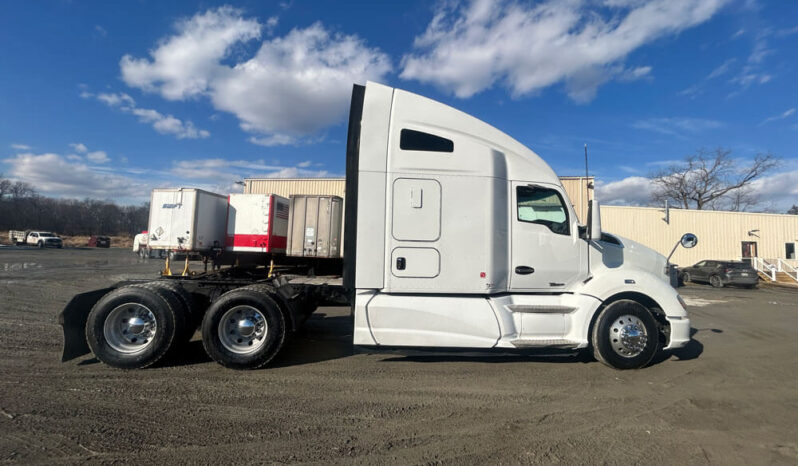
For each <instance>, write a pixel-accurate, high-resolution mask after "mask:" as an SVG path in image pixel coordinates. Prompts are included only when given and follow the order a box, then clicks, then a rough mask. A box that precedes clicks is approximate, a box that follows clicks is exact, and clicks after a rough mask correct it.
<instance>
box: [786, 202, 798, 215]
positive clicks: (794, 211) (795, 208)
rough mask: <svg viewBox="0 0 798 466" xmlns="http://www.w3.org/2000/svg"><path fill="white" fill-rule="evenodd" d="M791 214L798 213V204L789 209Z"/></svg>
mask: <svg viewBox="0 0 798 466" xmlns="http://www.w3.org/2000/svg"><path fill="white" fill-rule="evenodd" d="M787 213H788V214H790V215H798V205H795V204H793V205H792V207H790V210H788V211H787Z"/></svg>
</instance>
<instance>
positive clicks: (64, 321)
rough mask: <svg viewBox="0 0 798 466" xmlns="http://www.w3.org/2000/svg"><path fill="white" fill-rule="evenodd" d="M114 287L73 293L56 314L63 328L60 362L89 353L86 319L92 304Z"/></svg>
mask: <svg viewBox="0 0 798 466" xmlns="http://www.w3.org/2000/svg"><path fill="white" fill-rule="evenodd" d="M113 289H114V288H113V287H112V288H102V289H99V290H94V291H88V292H86V293H81V294H78V295H75V296H74V297H73V298H72V299H71V300H70V301H69V303H67V305H66V307H64V310H63V311H61V313H60V314H58V323H59V324H61V327H63V329H64V352H63V355H62V356H61V362H66V361H69V360H71V359H75V358H77V357H80V356H83V355H84V354H89V353H90V352H91V351H90V350H89V345H88V344H87V343H86V320H87V319H88V317H89V312H91V308H92V307H94V304H96V303H97V301H99V300H100V298H102V297H103V296H105V294H106V293H108V292H109V291H111V290H113Z"/></svg>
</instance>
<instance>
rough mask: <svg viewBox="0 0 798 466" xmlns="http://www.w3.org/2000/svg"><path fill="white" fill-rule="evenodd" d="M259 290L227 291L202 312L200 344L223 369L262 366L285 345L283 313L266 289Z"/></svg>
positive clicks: (254, 288) (251, 288) (240, 289)
mask: <svg viewBox="0 0 798 466" xmlns="http://www.w3.org/2000/svg"><path fill="white" fill-rule="evenodd" d="M260 288H262V287H257V286H253V287H245V288H239V289H237V290H233V291H228V292H227V293H225V294H223V295H222V296H221V297H220V298H219V299H217V300H216V301H215V302H214V303H213V304H212V305H211V307H210V308H209V309H208V311H207V312H206V313H205V317H204V318H203V320H202V345H203V346H204V347H205V351H206V352H207V353H208V355H209V356H210V357H211V358H213V360H214V361H216V362H218V363H219V364H221V365H223V366H225V367H230V368H233V369H257V368H259V367H263V366H265V365H266V364H268V363H269V361H271V360H272V358H274V356H275V355H276V354H277V353H278V352H279V351H280V349H281V348H282V346H283V343H284V342H285V336H286V323H285V318H284V317H283V313H282V312H281V311H280V308H279V306H278V304H277V302H276V301H275V300H274V299H272V298H271V297H270V296H269V294H268V292H267V291H266V289H260Z"/></svg>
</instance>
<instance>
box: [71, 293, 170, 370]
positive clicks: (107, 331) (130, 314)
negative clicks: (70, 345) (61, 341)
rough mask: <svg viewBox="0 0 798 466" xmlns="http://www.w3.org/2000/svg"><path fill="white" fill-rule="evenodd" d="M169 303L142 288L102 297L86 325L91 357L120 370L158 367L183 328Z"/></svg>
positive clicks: (158, 295) (160, 296) (157, 294)
mask: <svg viewBox="0 0 798 466" xmlns="http://www.w3.org/2000/svg"><path fill="white" fill-rule="evenodd" d="M170 301H171V300H167V299H166V298H164V297H163V296H162V295H160V294H159V293H157V292H155V291H154V290H152V289H149V288H145V287H141V286H125V287H122V288H119V289H117V290H114V291H111V292H110V293H108V294H106V295H105V296H103V297H102V298H101V299H100V300H99V301H98V302H97V304H95V305H94V307H93V308H92V310H91V312H90V313H89V317H88V320H87V321H86V341H87V343H88V344H89V348H91V351H92V353H94V355H95V356H96V357H97V359H99V360H100V361H102V362H104V363H106V364H108V365H109V366H112V367H117V368H121V369H139V368H143V367H147V366H151V365H153V364H155V363H156V362H158V361H159V360H160V359H161V358H163V356H164V355H166V353H167V352H168V351H169V350H170V348H171V347H172V344H173V343H174V340H175V335H176V330H177V329H178V328H180V327H181V326H182V324H181V319H180V316H179V314H178V313H177V312H176V311H175V309H174V308H173V307H172V305H171V304H170Z"/></svg>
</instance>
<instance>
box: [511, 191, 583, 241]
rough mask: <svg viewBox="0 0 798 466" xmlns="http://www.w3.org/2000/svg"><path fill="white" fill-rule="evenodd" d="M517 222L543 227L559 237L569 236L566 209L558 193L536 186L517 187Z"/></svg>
mask: <svg viewBox="0 0 798 466" xmlns="http://www.w3.org/2000/svg"><path fill="white" fill-rule="evenodd" d="M516 195H517V197H518V199H517V201H518V220H519V221H521V222H528V223H537V224H539V225H544V226H546V227H548V228H549V230H551V231H552V232H554V233H557V234H559V235H570V234H571V232H570V228H569V226H568V209H566V208H565V202H563V199H562V196H560V193H558V192H557V191H555V190H553V189H546V188H539V187H537V186H519V187H518V188H517V189H516Z"/></svg>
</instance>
